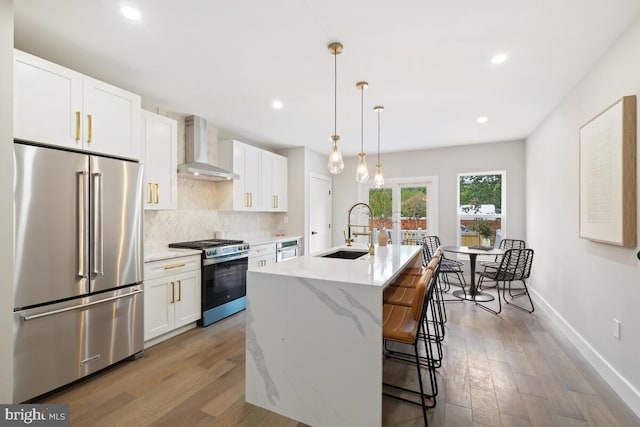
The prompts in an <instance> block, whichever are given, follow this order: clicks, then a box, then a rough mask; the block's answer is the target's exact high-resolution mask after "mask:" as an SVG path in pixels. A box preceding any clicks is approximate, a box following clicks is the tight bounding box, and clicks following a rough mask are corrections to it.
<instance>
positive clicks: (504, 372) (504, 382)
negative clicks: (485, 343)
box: [489, 360, 518, 390]
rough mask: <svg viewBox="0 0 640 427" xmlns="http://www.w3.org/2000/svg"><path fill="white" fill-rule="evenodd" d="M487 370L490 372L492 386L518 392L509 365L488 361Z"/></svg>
mask: <svg viewBox="0 0 640 427" xmlns="http://www.w3.org/2000/svg"><path fill="white" fill-rule="evenodd" d="M489 369H490V370H491V377H492V378H493V385H494V386H496V387H500V388H503V389H507V390H518V385H517V384H516V379H515V377H514V376H513V371H512V370H511V365H509V363H507V362H498V361H496V360H489Z"/></svg>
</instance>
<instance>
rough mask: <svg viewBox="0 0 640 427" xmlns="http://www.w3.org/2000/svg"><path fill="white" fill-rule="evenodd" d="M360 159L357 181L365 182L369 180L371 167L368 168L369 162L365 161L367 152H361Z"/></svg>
mask: <svg viewBox="0 0 640 427" xmlns="http://www.w3.org/2000/svg"><path fill="white" fill-rule="evenodd" d="M358 156H360V161H359V162H358V168H357V169H356V181H358V182H361V183H365V182H367V181H368V180H369V169H368V168H367V162H366V161H365V159H364V158H365V154H364V153H360V154H358Z"/></svg>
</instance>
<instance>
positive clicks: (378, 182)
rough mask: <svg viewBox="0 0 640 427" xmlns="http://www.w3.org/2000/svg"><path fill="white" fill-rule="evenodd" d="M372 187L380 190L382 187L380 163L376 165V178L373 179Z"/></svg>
mask: <svg viewBox="0 0 640 427" xmlns="http://www.w3.org/2000/svg"><path fill="white" fill-rule="evenodd" d="M373 185H375V187H376V188H382V186H383V185H384V176H382V163H377V164H376V176H374V177H373Z"/></svg>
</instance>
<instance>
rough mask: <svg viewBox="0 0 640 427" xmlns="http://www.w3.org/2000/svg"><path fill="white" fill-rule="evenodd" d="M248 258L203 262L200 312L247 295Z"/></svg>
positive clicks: (243, 256) (246, 256) (245, 256)
mask: <svg viewBox="0 0 640 427" xmlns="http://www.w3.org/2000/svg"><path fill="white" fill-rule="evenodd" d="M248 265H249V257H248V255H246V254H244V255H241V256H240V257H232V258H225V259H222V260H220V259H215V260H204V262H203V266H202V311H206V310H209V309H211V308H214V307H218V306H220V305H223V304H225V303H227V302H229V301H233V300H235V299H238V298H240V297H243V296H245V295H246V294H247V267H248Z"/></svg>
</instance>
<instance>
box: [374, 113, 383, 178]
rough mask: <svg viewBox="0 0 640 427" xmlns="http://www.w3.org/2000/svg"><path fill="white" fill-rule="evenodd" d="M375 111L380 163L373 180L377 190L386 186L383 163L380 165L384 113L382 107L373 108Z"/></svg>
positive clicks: (377, 165) (377, 164)
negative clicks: (381, 124) (381, 120)
mask: <svg viewBox="0 0 640 427" xmlns="http://www.w3.org/2000/svg"><path fill="white" fill-rule="evenodd" d="M373 111H375V112H376V113H378V163H376V176H375V177H374V178H373V184H374V185H375V187H376V188H381V187H382V186H383V185H384V176H382V163H380V113H381V112H383V111H384V107H383V106H382V105H376V106H375V107H373Z"/></svg>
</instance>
